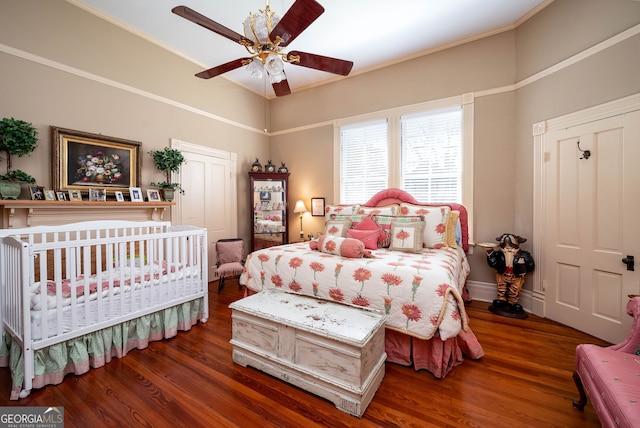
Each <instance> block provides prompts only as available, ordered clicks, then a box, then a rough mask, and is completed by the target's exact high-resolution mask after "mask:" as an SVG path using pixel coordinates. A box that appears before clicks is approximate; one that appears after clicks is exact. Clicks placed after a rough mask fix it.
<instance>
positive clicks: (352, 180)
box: [340, 119, 389, 204]
mask: <svg viewBox="0 0 640 428" xmlns="http://www.w3.org/2000/svg"><path fill="white" fill-rule="evenodd" d="M387 127H388V126H387V120H386V119H384V120H376V121H372V122H365V123H358V124H355V125H349V126H343V127H341V128H340V202H341V203H343V204H354V203H361V202H364V201H367V200H369V198H371V196H372V195H374V194H375V193H376V192H378V191H380V190H383V189H386V188H387V187H389V186H388V176H389V171H388V169H389V167H388V163H389V162H388V160H389V156H388V143H387Z"/></svg>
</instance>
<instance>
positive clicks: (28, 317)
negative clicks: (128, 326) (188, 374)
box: [0, 221, 208, 399]
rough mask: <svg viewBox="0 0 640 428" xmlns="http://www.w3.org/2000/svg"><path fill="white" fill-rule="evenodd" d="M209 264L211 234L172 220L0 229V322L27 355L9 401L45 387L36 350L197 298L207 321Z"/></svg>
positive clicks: (198, 310) (101, 222) (108, 358)
mask: <svg viewBox="0 0 640 428" xmlns="http://www.w3.org/2000/svg"><path fill="white" fill-rule="evenodd" d="M207 260H208V259H207V232H206V229H202V228H197V227H193V226H171V224H170V223H169V222H154V221H147V222H129V221H90V222H82V223H73V224H67V225H61V226H38V227H31V228H24V229H0V299H1V301H0V316H1V319H2V323H3V329H4V332H5V334H7V335H8V336H7V338H9V340H11V341H12V344H18V345H19V346H20V347H21V355H22V361H21V363H20V367H19V370H14V368H13V366H15V363H11V366H12V377H13V378H14V385H13V389H12V399H17V398H18V397H17V395H19V396H20V397H25V396H27V395H28V394H29V393H30V391H31V389H32V387H40V386H42V385H37V386H34V385H33V379H34V376H35V361H34V354H35V353H36V352H38V350H43V349H45V348H48V347H51V346H52V345H56V344H60V343H63V342H67V341H70V340H73V339H77V338H79V337H81V336H84V335H88V334H90V333H94V332H97V331H100V330H103V329H107V328H111V327H113V326H117V325H121V324H123V323H126V322H128V321H131V320H135V319H140V317H143V316H147V315H150V314H158V313H162V312H161V311H163V310H167V309H168V308H179V307H180V305H183V304H189V302H191V303H193V302H194V301H198V300H199V299H200V301H198V302H197V303H198V305H197V308H198V309H197V316H196V317H197V318H199V319H200V321H201V322H206V320H207V318H208V301H207V299H208V288H207V283H208V278H207ZM200 303H201V304H200ZM195 322H197V320H192V321H190V323H188V325H187V327H186V328H181V329H188V328H190V327H191V324H193V323H195ZM163 334H164V337H170V336H171V335H175V332H173V333H169V334H168V335H167V334H166V333H163ZM1 337H2V335H0V341H1V340H2V339H1ZM152 340H156V339H152ZM0 345H2V342H0ZM4 345H5V347H6V345H7V343H5V344H4ZM145 346H146V345H145ZM138 347H140V346H138ZM110 352H111V351H110ZM126 352H127V349H125V350H124V352H121V350H119V351H118V352H116V356H118V357H119V356H124V354H126ZM110 358H111V356H110V355H108V356H107V361H108V360H110ZM5 363H7V361H5ZM22 363H23V364H22ZM100 365H101V364H100ZM22 370H23V372H24V381H23V388H24V389H23V390H22V392H20V391H19V389H20V388H18V390H17V391H16V380H15V379H16V376H18V377H20V374H21V373H20V372H21V371H22ZM14 372H15V373H14ZM68 372H73V371H67V372H65V373H63V374H62V377H64V374H66V373H68ZM59 380H60V381H61V378H60V379H59ZM46 383H52V382H49V381H47V382H45V384H46ZM54 383H59V382H54Z"/></svg>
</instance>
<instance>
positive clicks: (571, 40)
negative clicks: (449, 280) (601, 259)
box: [270, 0, 640, 288]
mask: <svg viewBox="0 0 640 428" xmlns="http://www.w3.org/2000/svg"><path fill="white" fill-rule="evenodd" d="M638 24H640V2H636V1H631V0H606V1H605V0H556V1H554V2H553V3H551V5H549V6H548V7H547V8H545V9H543V10H542V11H541V12H539V13H538V14H537V15H535V16H534V17H533V18H532V19H530V20H529V21H527V22H526V23H524V24H523V25H521V26H519V27H518V28H517V29H515V30H512V31H508V32H505V33H501V34H498V35H495V36H492V37H488V38H485V39H482V40H478V41H474V42H471V43H468V44H465V45H462V46H457V47H454V48H451V49H447V50H445V51H442V52H437V53H434V54H431V55H427V56H424V57H421V58H417V59H414V60H411V61H407V62H404V63H401V64H398V65H395V66H392V67H387V68H384V69H381V70H376V71H373V72H370V73H366V74H362V75H358V76H353V77H350V78H348V79H345V80H343V81H340V82H338V83H335V84H333V85H329V86H325V87H320V88H314V89H311V90H308V91H301V92H298V93H296V94H293V95H292V96H289V97H286V98H282V99H278V100H274V101H272V102H271V104H270V108H271V127H272V129H274V130H280V131H283V132H285V130H287V129H289V130H292V129H295V128H297V127H303V129H302V130H299V131H295V132H290V133H288V134H283V135H278V136H275V137H272V139H271V150H272V153H279V154H281V156H285V155H287V156H289V157H288V162H289V165H290V169H291V171H292V183H295V181H296V171H299V170H301V171H303V173H302V175H303V177H304V180H305V182H308V183H313V185H312V187H311V189H310V190H311V192H310V193H297V189H294V191H293V192H292V199H294V198H295V199H297V198H303V197H304V198H307V199H308V198H310V197H312V196H324V197H327V200H328V201H329V202H333V201H335V200H337V195H334V194H333V186H332V181H331V180H332V173H331V171H330V170H331V169H332V168H333V164H334V162H333V161H332V153H333V152H332V144H333V134H332V125H331V121H332V120H335V119H340V118H345V117H350V116H357V115H360V114H364V113H369V112H373V111H379V110H384V109H388V108H392V107H397V106H403V105H410V104H417V103H421V102H424V101H428V100H433V99H439V98H445V97H449V96H455V95H461V94H464V93H470V92H472V93H474V94H476V98H475V123H474V145H475V146H474V167H475V168H474V192H475V195H474V205H475V211H474V213H473V216H474V229H475V238H476V242H480V241H494V240H495V238H496V237H497V236H499V235H500V234H501V233H504V232H513V233H517V234H520V235H521V236H524V237H528V238H529V242H527V243H526V244H525V248H526V249H528V250H531V246H532V244H533V243H532V238H531V237H532V223H533V159H532V155H533V144H532V143H533V138H532V127H533V124H534V123H536V122H539V121H541V120H545V119H549V118H552V117H555V116H558V115H561V114H565V113H568V112H571V111H576V110H581V109H584V108H587V107H591V106H593V105H597V104H600V103H602V102H606V101H609V100H612V99H616V98H620V97H624V96H626V95H630V94H633V93H637V92H640V73H639V72H638V70H640V36H634V37H633V38H631V39H629V40H627V41H624V42H622V43H619V44H616V45H614V46H612V47H609V48H607V49H605V50H604V51H603V52H601V53H598V54H596V55H593V56H590V57H588V58H586V59H584V60H582V61H579V62H578V63H576V64H575V65H572V66H570V67H568V68H566V69H562V70H560V71H557V72H554V73H551V74H550V75H549V76H547V77H542V78H540V79H538V80H535V81H534V82H533V83H531V84H525V85H521V82H522V81H523V80H524V79H526V78H530V77H531V76H533V75H534V74H535V73H539V72H545V71H548V69H549V68H550V67H552V66H555V65H557V64H559V63H561V62H562V61H564V60H566V59H568V58H570V57H571V56H573V55H576V54H579V53H580V52H583V51H584V50H586V49H588V48H590V47H591V46H594V45H596V44H598V43H600V42H603V41H606V40H607V39H609V38H610V37H612V36H615V35H617V34H619V33H621V32H622V31H624V30H626V29H628V28H630V27H632V26H634V25H638ZM505 87H506V88H505ZM314 126H317V127H318V128H313V129H308V128H311V127H314ZM304 127H307V128H304ZM297 145H302V146H303V147H304V148H305V149H304V150H303V153H302V155H299V154H296V153H300V150H299V149H296V148H295V147H296V146H297ZM310 155H314V156H316V155H317V156H318V159H322V164H321V165H318V166H317V167H316V168H313V169H310V167H309V165H310V162H317V161H312V160H310V157H311V156H310ZM323 155H324V156H330V157H329V158H323V157H320V156H323ZM292 186H293V184H292ZM292 189H293V187H292ZM303 190H306V189H300V191H303ZM320 192H325V193H320ZM306 224H308V225H309V226H306ZM297 228H298V224H297V223H295V228H294V229H292V230H293V231H297ZM321 228H322V224H321V222H320V220H318V219H311V218H310V217H305V230H307V229H309V230H310V231H312V232H315V231H317V230H321ZM293 231H292V233H293ZM484 254H485V253H484V252H483V251H479V252H476V253H475V254H474V255H472V256H470V258H469V259H470V263H471V266H472V269H471V276H470V279H471V280H474V281H480V282H493V271H492V270H490V269H489V268H488V267H487V264H486V260H485V257H484ZM525 288H530V286H525Z"/></svg>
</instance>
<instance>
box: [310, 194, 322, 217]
mask: <svg viewBox="0 0 640 428" xmlns="http://www.w3.org/2000/svg"><path fill="white" fill-rule="evenodd" d="M311 215H312V216H314V217H323V216H324V198H311Z"/></svg>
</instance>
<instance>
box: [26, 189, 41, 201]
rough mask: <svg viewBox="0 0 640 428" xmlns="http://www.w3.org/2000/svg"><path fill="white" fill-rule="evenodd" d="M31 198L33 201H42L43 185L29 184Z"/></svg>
mask: <svg viewBox="0 0 640 428" xmlns="http://www.w3.org/2000/svg"><path fill="white" fill-rule="evenodd" d="M29 191H30V192H31V199H33V200H34V201H44V187H42V186H30V187H29Z"/></svg>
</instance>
